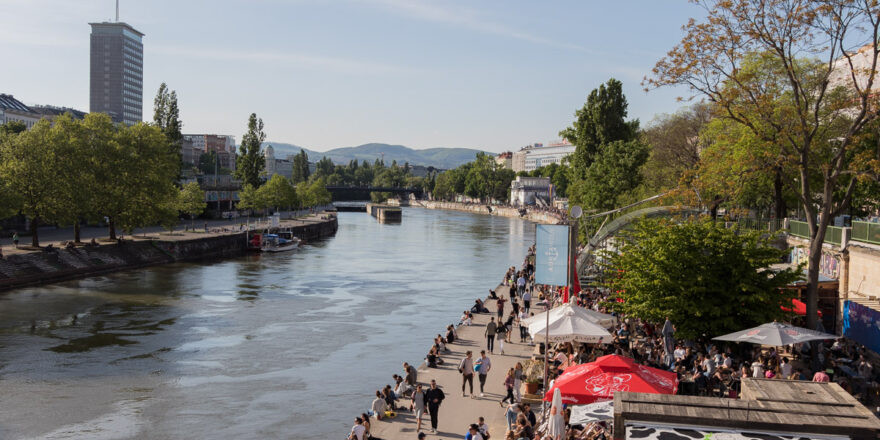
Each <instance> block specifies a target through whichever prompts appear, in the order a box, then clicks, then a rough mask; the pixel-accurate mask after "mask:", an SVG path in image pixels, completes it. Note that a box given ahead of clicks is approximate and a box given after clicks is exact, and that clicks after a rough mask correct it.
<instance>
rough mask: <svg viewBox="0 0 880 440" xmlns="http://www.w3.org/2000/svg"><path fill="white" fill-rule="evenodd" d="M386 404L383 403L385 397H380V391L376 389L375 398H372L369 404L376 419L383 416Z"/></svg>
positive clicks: (380, 418)
mask: <svg viewBox="0 0 880 440" xmlns="http://www.w3.org/2000/svg"><path fill="white" fill-rule="evenodd" d="M387 405H388V404H387V403H385V399H384V398H383V397H382V393H380V392H379V391H376V398H375V399H373V404H372V405H370V409H371V410H372V411H373V414H374V415H375V416H376V420H382V418H383V417H385V407H386V406H387Z"/></svg>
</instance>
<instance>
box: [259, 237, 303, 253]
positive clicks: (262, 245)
mask: <svg viewBox="0 0 880 440" xmlns="http://www.w3.org/2000/svg"><path fill="white" fill-rule="evenodd" d="M301 243H302V240H300V239H299V238H297V237H293V236H290V237H289V238H284V237H281V236H279V235H278V234H254V235H253V236H252V238H251V248H253V249H254V250H256V249H259V250H260V252H284V251H292V250H294V249H296V248H298V247H299V246H300V244H301Z"/></svg>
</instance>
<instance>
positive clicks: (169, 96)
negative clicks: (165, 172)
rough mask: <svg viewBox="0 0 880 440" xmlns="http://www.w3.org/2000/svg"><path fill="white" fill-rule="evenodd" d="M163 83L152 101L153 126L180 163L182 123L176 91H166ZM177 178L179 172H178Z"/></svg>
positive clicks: (166, 88) (166, 87)
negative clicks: (166, 141) (162, 135)
mask: <svg viewBox="0 0 880 440" xmlns="http://www.w3.org/2000/svg"><path fill="white" fill-rule="evenodd" d="M168 90H169V89H168V86H167V85H166V84H165V83H164V82H163V83H162V84H161V85H159V90H158V91H157V92H156V98H154V99H153V124H154V125H155V126H157V127H159V129H160V130H162V133H163V134H164V135H165V137H166V138H167V139H168V148H169V150H170V152H171V153H173V154H174V155H176V156H177V158H178V161H181V160H182V159H181V157H182V156H181V151H180V149H181V142H182V141H183V134H182V132H181V131H182V130H183V123H182V122H181V121H180V109H179V108H178V106H177V91H175V90H171V91H170V92H169V91H168ZM177 174H178V178H179V175H180V170H178V173H177Z"/></svg>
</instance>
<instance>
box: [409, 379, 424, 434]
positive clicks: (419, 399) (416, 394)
mask: <svg viewBox="0 0 880 440" xmlns="http://www.w3.org/2000/svg"><path fill="white" fill-rule="evenodd" d="M410 409H411V410H412V411H413V412H414V413H415V414H414V415H415V416H416V432H419V431H421V430H422V414H424V413H425V393H424V392H423V391H422V384H418V385H416V390H415V391H413V394H412V403H411V404H410Z"/></svg>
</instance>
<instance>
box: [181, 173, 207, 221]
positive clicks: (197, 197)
mask: <svg viewBox="0 0 880 440" xmlns="http://www.w3.org/2000/svg"><path fill="white" fill-rule="evenodd" d="M178 207H179V209H180V211H182V212H184V213H185V214H187V215H189V217H190V219H194V218H195V217H196V216H198V215H199V214H201V213H202V212H204V211H205V208H207V207H208V204H207V202H205V192H204V191H202V188H200V187H199V184H198V182H189V183H187V184H186V185H184V186H183V188H181V189H180V194H179V195H178Z"/></svg>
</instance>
